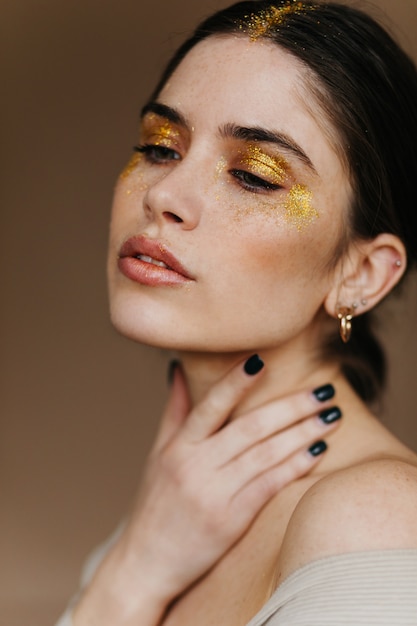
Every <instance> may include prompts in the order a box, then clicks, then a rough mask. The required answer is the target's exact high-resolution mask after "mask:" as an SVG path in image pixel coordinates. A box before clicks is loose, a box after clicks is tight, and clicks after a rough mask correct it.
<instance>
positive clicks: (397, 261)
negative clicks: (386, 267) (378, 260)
mask: <svg viewBox="0 0 417 626" xmlns="http://www.w3.org/2000/svg"><path fill="white" fill-rule="evenodd" d="M395 267H402V263H401V261H400V259H397V260H396V261H395Z"/></svg>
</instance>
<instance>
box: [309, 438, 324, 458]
mask: <svg viewBox="0 0 417 626" xmlns="http://www.w3.org/2000/svg"><path fill="white" fill-rule="evenodd" d="M326 450H327V443H326V442H325V441H316V443H313V445H312V446H310V448H309V449H308V451H309V452H310V454H311V456H319V455H320V454H323V452H326Z"/></svg>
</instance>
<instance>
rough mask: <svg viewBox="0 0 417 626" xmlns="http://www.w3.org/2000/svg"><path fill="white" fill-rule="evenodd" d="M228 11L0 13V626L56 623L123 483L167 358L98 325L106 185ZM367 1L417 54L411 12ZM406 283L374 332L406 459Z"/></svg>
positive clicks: (409, 305) (412, 343)
mask: <svg viewBox="0 0 417 626" xmlns="http://www.w3.org/2000/svg"><path fill="white" fill-rule="evenodd" d="M226 4H228V1H227V2H225V1H220V0H218V1H216V0H204V2H194V3H193V2H192V0H188V1H187V0H177V1H176V2H173V1H172V0H169V1H168V0H162V2H155V3H153V2H143V1H142V2H141V1H140V0H135V1H133V0H82V1H81V0H79V1H78V2H77V1H75V2H74V1H72V2H69V1H68V0H37V1H35V0H23V1H20V2H19V1H15V0H2V2H1V19H0V29H1V32H0V35H1V41H2V44H1V45H2V46H3V47H4V50H2V51H1V54H0V58H1V63H4V64H5V67H4V68H2V69H3V72H2V76H3V89H2V91H3V96H2V101H1V106H2V111H1V117H0V120H1V125H2V139H1V147H2V148H3V150H2V164H1V170H0V171H1V176H2V182H1V193H2V196H3V197H2V208H1V246H0V254H1V259H0V263H1V265H0V268H1V285H2V286H1V294H2V301H1V307H0V316H1V317H0V323H1V326H0V328H1V352H0V354H1V360H2V362H1V366H2V376H1V390H0V399H1V400H0V401H1V413H2V422H1V432H0V446H1V452H0V468H1V471H0V480H1V510H0V525H1V527H0V625H1V626H3V625H4V626H23V625H29V624H30V626H41V625H43V626H45V625H46V624H52V623H53V622H54V620H55V619H56V617H57V616H58V614H59V612H60V611H61V609H62V608H63V607H64V604H65V602H66V600H67V598H68V596H69V594H70V593H71V592H72V590H73V589H74V587H75V585H76V580H77V575H78V570H79V567H80V564H81V561H82V560H83V558H84V557H85V555H86V553H87V552H88V551H89V549H90V548H91V547H92V546H93V545H94V544H96V543H97V542H98V541H100V540H101V539H102V538H104V537H105V536H106V535H107V534H108V533H109V532H110V531H111V530H112V528H113V527H114V526H115V525H116V524H117V522H118V520H119V519H120V518H121V516H123V513H124V511H125V510H126V507H127V506H128V502H129V499H130V498H131V496H132V493H133V492H134V489H135V486H136V484H137V479H138V475H139V473H140V469H141V464H142V462H143V457H144V453H145V451H146V449H147V447H148V445H149V443H150V440H151V437H152V432H153V430H154V426H155V422H156V420H157V418H158V414H159V411H160V407H161V406H162V403H163V399H164V394H165V371H164V370H165V362H166V356H165V355H164V354H162V353H161V352H158V351H152V350H150V349H147V348H143V347H138V346H135V345H133V344H131V343H129V342H127V341H126V340H124V339H122V338H121V337H119V336H117V335H116V334H115V333H114V331H113V330H112V329H111V327H110V324H109V321H108V316H107V301H106V285H105V275H104V265H105V251H106V236H107V223H108V215H109V206H110V203H111V196H112V187H113V182H114V179H115V176H116V174H117V172H118V171H119V170H120V169H121V167H122V165H123V164H124V162H125V161H126V159H127V157H128V155H129V152H130V147H131V145H132V144H133V143H134V141H135V139H136V121H137V113H138V110H139V107H140V105H141V104H142V103H143V102H144V99H145V97H146V95H147V94H148V92H149V91H150V88H151V86H152V85H153V84H154V80H155V77H156V75H157V73H158V72H159V70H160V69H161V67H162V65H163V61H164V60H165V59H166V58H167V56H168V53H169V52H170V51H171V50H172V49H173V48H174V47H175V45H176V44H177V43H178V41H179V40H181V39H182V38H183V36H184V34H185V33H186V32H187V31H188V30H189V28H190V27H191V26H192V25H193V24H194V23H195V22H196V19H197V18H200V17H202V16H203V15H205V14H207V13H209V12H210V11H211V10H213V9H215V8H219V7H221V6H226ZM362 5H363V3H361V6H362ZM378 6H379V9H378V10H377V11H376V12H377V13H380V12H381V10H382V13H384V11H386V12H387V13H388V14H389V15H390V16H391V18H392V19H393V21H394V22H395V23H396V24H397V27H396V28H395V31H394V32H396V33H397V35H398V36H399V37H400V39H401V40H402V42H403V43H404V45H405V47H406V48H407V49H408V50H409V51H410V52H411V53H413V54H414V56H415V57H416V58H417V41H416V18H417V6H416V3H415V0H380V2H379V3H378ZM416 282H417V281H416V279H415V276H413V277H412V281H411V285H410V287H411V288H408V290H406V292H405V293H404V298H403V300H401V301H396V302H395V303H394V302H393V303H392V304H389V306H388V310H387V312H386V314H385V318H384V319H385V321H384V325H383V327H382V330H381V332H382V334H383V336H384V338H386V340H387V343H388V347H389V351H390V353H391V355H392V357H393V374H392V378H391V385H390V393H389V395H388V398H387V401H386V406H385V409H384V416H385V419H387V420H388V417H387V416H389V420H388V421H389V423H390V425H391V427H392V428H393V429H394V430H395V431H396V432H397V433H398V434H399V435H400V436H401V437H402V438H403V439H404V440H406V441H407V442H409V443H410V444H411V445H412V446H414V447H415V448H417V427H416V424H415V409H414V404H415V401H416V389H415V387H416V376H415V371H416V369H417V357H416V355H417V337H416V333H415V320H416V319H417V315H416V314H417V288H416Z"/></svg>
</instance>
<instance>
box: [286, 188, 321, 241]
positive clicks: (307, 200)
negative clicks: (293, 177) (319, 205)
mask: <svg viewBox="0 0 417 626" xmlns="http://www.w3.org/2000/svg"><path fill="white" fill-rule="evenodd" d="M312 199H313V194H312V193H311V191H310V190H309V189H308V188H307V187H305V186H304V185H299V184H297V185H294V186H293V187H291V189H290V191H289V192H288V196H287V198H286V200H285V203H284V208H285V212H286V213H285V218H286V220H287V221H288V222H290V223H291V224H293V225H294V226H295V227H296V228H297V230H301V229H302V228H304V227H305V226H307V224H311V222H314V220H315V219H317V218H318V216H319V214H318V212H317V211H316V209H315V208H314V207H313V205H312Z"/></svg>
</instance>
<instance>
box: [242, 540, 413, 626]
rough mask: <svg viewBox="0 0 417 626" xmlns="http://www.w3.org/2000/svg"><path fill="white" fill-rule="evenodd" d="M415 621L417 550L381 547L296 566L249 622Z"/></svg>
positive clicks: (366, 624) (371, 625)
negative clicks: (385, 548) (377, 549)
mask: <svg viewBox="0 0 417 626" xmlns="http://www.w3.org/2000/svg"><path fill="white" fill-rule="evenodd" d="M416 625H417V550H382V551H371V552H355V553H351V554H341V555H338V556H332V557H327V558H325V559H320V560H318V561H314V562H312V563H309V564H308V565H306V566H304V567H302V568H300V569H298V570H297V571H295V572H294V573H293V574H292V575H291V576H289V577H288V578H287V579H286V580H285V581H284V582H283V583H282V584H281V585H280V586H279V587H278V588H277V590H276V591H275V593H274V594H273V596H272V597H271V599H270V600H269V601H268V602H267V604H265V606H264V607H263V608H262V609H261V611H260V612H259V613H258V614H257V615H255V617H254V618H253V619H252V620H251V621H250V622H249V623H248V624H247V625H246V626H416Z"/></svg>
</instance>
